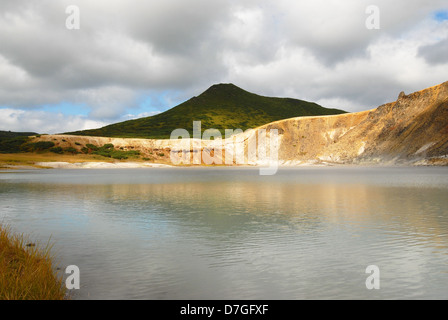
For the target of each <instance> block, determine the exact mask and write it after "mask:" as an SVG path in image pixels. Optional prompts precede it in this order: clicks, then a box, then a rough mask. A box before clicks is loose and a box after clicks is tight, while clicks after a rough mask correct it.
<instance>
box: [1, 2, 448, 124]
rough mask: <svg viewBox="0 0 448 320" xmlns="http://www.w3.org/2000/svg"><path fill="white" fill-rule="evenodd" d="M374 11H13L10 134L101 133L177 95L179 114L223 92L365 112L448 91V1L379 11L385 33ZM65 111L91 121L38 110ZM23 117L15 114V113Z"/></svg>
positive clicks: (6, 27) (6, 37)
mask: <svg viewBox="0 0 448 320" xmlns="http://www.w3.org/2000/svg"><path fill="white" fill-rule="evenodd" d="M73 4H75V5H78V6H79V8H80V12H81V29H80V30H74V31H70V30H67V29H66V28H65V19H66V17H67V14H66V13H65V8H66V6H68V5H73ZM371 4H372V3H371V1H367V0H346V1H337V0H313V1H311V0H301V1H295V0H279V1H275V2H272V1H267V0H247V1H244V2H241V1H237V0H214V1H209V0H190V1H183V0H167V1H141V0H128V1H124V0H120V1H119V0H117V1H106V0H97V1H87V0H62V1H57V2H55V1H51V0H42V1H39V2H30V1H25V0H14V1H10V0H3V1H2V2H1V3H0V106H3V109H2V110H3V111H2V115H4V116H5V117H6V118H5V119H3V120H2V122H1V123H0V125H5V126H6V125H7V124H8V121H10V125H13V127H14V128H19V129H21V130H25V131H29V130H31V129H29V128H28V127H26V126H28V125H29V126H32V127H33V128H35V129H33V130H36V129H38V128H37V127H36V123H37V124H38V125H42V126H44V127H42V129H39V130H38V131H40V132H41V131H47V132H50V131H58V130H59V129H56V128H54V127H53V126H52V124H51V123H50V122H46V121H44V119H42V120H41V122H39V117H40V116H42V117H47V118H53V119H54V120H55V119H59V120H58V121H69V122H68V124H67V125H66V126H65V127H66V128H64V129H63V130H62V131H69V129H67V128H68V127H70V128H72V127H73V126H76V125H79V127H78V128H73V130H76V129H82V128H85V126H86V125H87V126H90V125H93V126H99V125H101V124H104V123H110V122H115V121H120V120H122V119H124V118H126V117H127V115H128V114H134V113H135V111H133V110H139V111H138V112H137V115H138V114H139V113H144V112H152V111H154V109H158V107H159V106H158V105H152V106H149V107H152V109H148V110H140V109H139V105H138V101H140V99H142V97H145V96H148V95H149V96H153V97H158V96H162V95H163V96H164V99H165V101H168V100H169V99H170V97H167V96H166V95H165V93H166V92H171V93H172V94H173V95H175V97H171V99H174V100H173V103H175V102H180V101H185V100H187V99H188V98H190V97H191V96H194V95H198V94H199V93H201V91H203V90H205V89H206V88H208V87H209V86H210V85H212V84H214V83H218V82H233V83H235V84H236V85H239V86H241V87H243V88H244V89H246V90H249V91H252V92H255V93H258V94H262V95H272V96H289V97H294V98H299V99H305V100H309V101H316V102H320V103H322V104H323V105H324V106H328V107H338V108H343V109H346V110H348V111H359V110H366V109H369V108H373V107H376V106H378V105H379V104H382V103H384V102H388V101H390V100H391V99H395V98H396V96H397V94H398V92H400V91H402V90H404V91H406V92H410V91H415V90H419V89H423V88H425V87H429V86H432V85H435V84H437V83H441V82H444V81H447V80H448V79H447V78H446V74H448V72H447V71H448V61H447V59H446V56H447V55H446V54H445V51H446V50H445V49H446V42H447V40H446V39H447V37H446V35H447V34H448V21H436V20H434V19H433V13H434V12H435V11H437V10H441V9H443V8H445V9H446V0H430V1H423V0H422V1H418V0H416V1H405V0H397V1H393V2H392V1H385V0H377V1H376V3H375V5H376V6H378V7H379V8H380V18H381V20H380V26H381V29H380V30H368V29H367V28H366V27H365V19H366V18H367V15H366V12H365V9H366V7H367V6H368V5H371ZM154 101H157V99H154ZM61 102H68V103H73V104H77V105H83V106H86V108H87V109H89V110H90V113H89V114H88V116H87V117H82V116H79V117H74V116H64V115H62V112H63V111H62V110H61V114H58V113H56V114H52V113H51V112H48V111H45V112H43V111H39V110H41V109H42V106H44V105H52V104H53V105H57V104H60V103H61ZM327 103H328V105H327ZM339 104H341V105H339ZM171 106H174V105H171ZM149 107H148V108H149ZM5 108H6V109H5ZM14 109H17V112H16V113H14V115H13V114H9V113H8V114H7V113H6V111H4V110H10V111H11V112H12V110H14ZM21 112H24V113H21ZM39 112H43V113H39ZM18 119H21V120H23V121H22V122H20V121H18ZM89 119H90V120H89ZM14 121H16V122H14ZM88 121H91V122H88ZM14 123H15V124H14ZM0 129H2V127H0ZM70 130H71V129H70Z"/></svg>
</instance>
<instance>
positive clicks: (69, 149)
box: [64, 147, 78, 154]
mask: <svg viewBox="0 0 448 320" xmlns="http://www.w3.org/2000/svg"><path fill="white" fill-rule="evenodd" d="M64 151H65V152H68V153H71V154H78V150H76V149H75V148H73V147H68V148H65V149H64Z"/></svg>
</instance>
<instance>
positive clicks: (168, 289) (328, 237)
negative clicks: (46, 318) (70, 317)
mask: <svg viewBox="0 0 448 320" xmlns="http://www.w3.org/2000/svg"><path fill="white" fill-rule="evenodd" d="M447 173H448V171H447V169H445V168H342V169H341V168H318V169H289V170H286V169H285V170H280V171H279V173H278V174H277V175H275V176H259V175H258V170H256V169H230V168H219V169H212V168H200V169H199V168H198V169H180V168H177V169H136V170H130V169H127V170H43V171H26V172H16V173H15V172H8V173H2V174H0V199H1V202H0V208H1V214H0V221H4V222H5V223H8V224H10V225H11V226H12V227H13V228H14V229H15V230H18V231H20V232H25V233H30V234H31V235H32V237H33V238H36V239H39V240H41V241H42V242H46V241H47V240H48V239H49V237H50V236H51V241H52V243H54V249H55V251H56V253H57V257H58V259H59V263H60V265H61V266H62V267H65V266H66V265H70V264H75V265H78V266H79V268H80V270H81V285H82V289H81V290H79V291H78V292H76V294H75V298H81V299H89V298H92V299H102V298H105V299H108V298H113V299H115V298H119V299H121V298H128V299H308V298H313V299H314V298H318V299H319V298H322V299H327V298H329V299H344V298H348V299H350V298H354V299H377V298H385V299H400V298H435V299H447V298H448V290H447V289H446V287H445V284H446V283H448V282H447V280H448V250H447V249H448V210H447V209H446V208H447V207H448V206H447V205H448V198H447V197H446V195H447V191H448V179H447V177H448V176H447ZM368 265H378V267H379V268H380V270H381V289H380V290H375V291H370V290H367V289H366V287H365V280H366V278H367V276H368V275H367V274H365V269H366V267H367V266H368Z"/></svg>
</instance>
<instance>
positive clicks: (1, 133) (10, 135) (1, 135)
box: [0, 130, 40, 140]
mask: <svg viewBox="0 0 448 320" xmlns="http://www.w3.org/2000/svg"><path fill="white" fill-rule="evenodd" d="M37 135H38V134H37V133H35V132H11V131H1V130H0V140H1V139H3V138H15V137H30V136H37ZM39 136H40V135H39Z"/></svg>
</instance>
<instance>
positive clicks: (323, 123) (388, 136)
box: [260, 82, 448, 164]
mask: <svg viewBox="0 0 448 320" xmlns="http://www.w3.org/2000/svg"><path fill="white" fill-rule="evenodd" d="M260 129H278V130H279V132H282V135H281V137H280V139H281V143H280V149H279V159H281V160H282V162H283V163H288V162H289V163H291V164H294V163H296V164H297V163H300V162H309V161H318V162H319V161H327V162H336V163H418V164H448V158H447V157H448V82H445V83H442V84H440V85H437V86H434V87H430V88H427V89H424V90H421V91H417V92H414V93H411V94H409V95H405V94H404V93H401V94H400V95H399V98H398V99H397V101H395V102H391V103H387V104H384V105H382V106H380V107H378V108H376V109H373V110H369V111H363V112H357V113H351V114H346V115H338V116H330V117H313V118H295V119H288V120H282V121H277V122H275V123H271V124H268V125H265V126H262V127H261V128H260Z"/></svg>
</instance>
